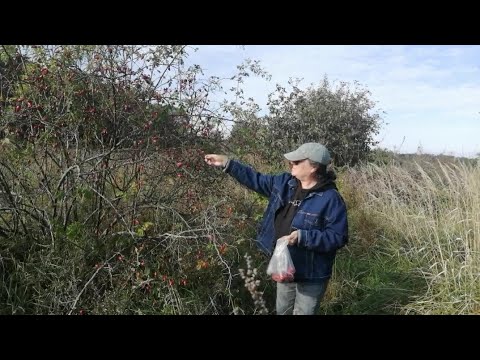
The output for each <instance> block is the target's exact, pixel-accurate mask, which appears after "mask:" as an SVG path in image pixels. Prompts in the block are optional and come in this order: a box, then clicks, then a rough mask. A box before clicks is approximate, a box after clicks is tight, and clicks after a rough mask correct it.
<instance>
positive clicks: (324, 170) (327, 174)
mask: <svg viewBox="0 0 480 360" xmlns="http://www.w3.org/2000/svg"><path fill="white" fill-rule="evenodd" d="M307 160H308V162H309V163H310V165H311V166H312V167H315V168H317V170H316V171H315V175H316V176H317V177H318V178H324V179H326V180H335V179H336V178H337V174H335V170H333V167H332V165H331V164H329V165H323V164H320V163H318V162H316V161H313V160H310V159H307Z"/></svg>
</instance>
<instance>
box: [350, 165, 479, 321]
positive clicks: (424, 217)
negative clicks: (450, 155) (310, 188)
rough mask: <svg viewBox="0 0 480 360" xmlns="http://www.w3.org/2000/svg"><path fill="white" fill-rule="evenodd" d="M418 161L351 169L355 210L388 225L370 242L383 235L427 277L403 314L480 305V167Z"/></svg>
mask: <svg viewBox="0 0 480 360" xmlns="http://www.w3.org/2000/svg"><path fill="white" fill-rule="evenodd" d="M412 164H414V165H413V166H411V165H412ZM412 164H410V166H408V167H405V166H403V167H401V166H395V165H389V166H385V167H379V166H376V165H367V166H364V167H362V168H360V169H355V170H354V169H350V170H349V171H348V173H347V174H346V178H345V181H346V182H347V183H348V184H349V187H351V188H353V189H355V194H356V195H357V197H361V199H360V200H358V199H357V201H356V206H357V208H356V211H357V212H363V213H364V214H369V215H370V218H371V220H373V222H374V223H375V224H376V226H377V227H380V228H381V229H382V234H381V235H380V236H379V237H378V238H377V239H371V241H372V243H375V242H380V243H381V245H382V247H383V248H386V249H388V252H389V253H390V254H395V256H396V259H397V260H398V261H400V262H406V263H407V264H408V265H409V266H410V267H411V268H415V269H418V272H419V273H420V274H421V275H422V276H423V277H424V279H425V281H426V283H427V284H428V285H427V289H426V291H424V293H422V294H421V295H418V296H416V297H415V299H414V300H413V301H410V302H409V303H408V304H407V305H405V306H404V307H403V310H402V311H403V312H404V313H420V314H465V313H474V312H477V311H478V308H479V300H478V299H480V285H479V284H478V279H477V278H478V275H479V273H480V253H479V250H480V167H479V166H478V165H477V166H471V165H465V164H463V163H457V164H455V163H452V164H444V163H440V162H437V163H435V164H432V163H417V162H414V163H412ZM357 230H358V231H360V232H361V229H358V226H357Z"/></svg>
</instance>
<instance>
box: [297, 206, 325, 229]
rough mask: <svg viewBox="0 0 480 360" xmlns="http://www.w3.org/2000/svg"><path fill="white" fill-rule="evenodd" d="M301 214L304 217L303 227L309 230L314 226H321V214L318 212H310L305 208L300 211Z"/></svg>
mask: <svg viewBox="0 0 480 360" xmlns="http://www.w3.org/2000/svg"><path fill="white" fill-rule="evenodd" d="M298 213H299V215H300V216H301V217H302V221H301V222H302V224H303V229H305V230H309V229H313V228H319V225H320V222H319V215H320V214H318V213H309V212H306V211H303V210H299V211H298Z"/></svg>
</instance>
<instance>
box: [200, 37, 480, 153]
mask: <svg viewBox="0 0 480 360" xmlns="http://www.w3.org/2000/svg"><path fill="white" fill-rule="evenodd" d="M479 55H480V47H479V46H452V47H450V46H417V45H416V46H382V45H376V46H357V45H356V46H345V45H338V46H333V45H328V46H306V45H302V46H245V49H244V50H242V49H241V48H240V47H239V46H206V47H203V46H201V47H200V50H199V51H198V52H197V53H196V54H195V56H194V59H195V60H198V61H196V63H199V64H200V65H202V67H206V68H207V69H208V70H209V71H210V73H211V74H212V75H213V74H214V75H219V76H223V75H230V74H232V73H233V72H234V71H235V65H237V64H239V63H240V62H241V61H242V60H243V59H244V58H247V57H250V58H253V59H258V60H260V61H261V64H262V65H263V66H264V67H265V68H266V70H267V71H268V72H269V73H270V74H272V81H271V82H270V83H266V82H265V81H264V80H260V79H249V80H248V81H247V82H246V83H245V86H246V89H245V91H246V95H247V96H252V97H253V98H254V99H256V101H257V102H258V103H259V104H260V106H261V107H263V108H264V109H265V104H266V101H267V95H268V93H269V92H271V91H273V90H274V87H275V84H276V83H280V84H282V85H284V86H285V85H286V84H287V81H288V79H289V78H290V77H293V78H295V77H298V78H303V79H304V81H303V83H302V84H303V85H304V86H308V85H310V84H311V83H314V84H318V83H319V82H320V81H321V80H322V79H323V77H324V75H325V74H326V75H327V76H328V78H329V79H330V80H332V81H334V80H337V81H347V82H350V83H352V82H353V81H354V80H357V81H359V82H360V84H361V85H364V86H366V87H367V88H368V89H369V90H370V91H371V98H372V99H373V100H375V101H377V102H378V108H380V109H382V110H384V111H386V112H387V114H386V116H385V120H386V122H388V123H390V125H388V127H386V128H385V129H384V130H383V132H382V134H380V138H382V139H384V142H385V144H384V145H385V146H387V147H393V146H397V145H399V144H400V143H402V141H403V137H404V136H405V138H406V139H408V141H405V142H404V144H403V147H404V148H403V150H404V151H405V152H414V151H416V149H417V146H418V143H419V142H421V144H422V146H423V148H424V149H429V151H431V152H445V151H446V152H451V151H455V152H462V153H463V154H465V153H471V154H475V153H476V152H479V143H480V141H478V140H477V139H476V136H474V135H472V134H479V133H480V121H479V120H480V119H479V116H480V114H479V112H480V102H479V100H480V69H479V66H478V62H477V59H478V57H479ZM265 110H266V109H265Z"/></svg>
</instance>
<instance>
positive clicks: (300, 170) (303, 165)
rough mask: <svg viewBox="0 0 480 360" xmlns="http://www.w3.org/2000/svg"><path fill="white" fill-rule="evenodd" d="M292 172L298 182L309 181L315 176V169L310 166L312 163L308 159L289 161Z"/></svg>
mask: <svg viewBox="0 0 480 360" xmlns="http://www.w3.org/2000/svg"><path fill="white" fill-rule="evenodd" d="M289 165H290V172H291V174H292V175H293V176H295V177H296V178H297V179H298V180H300V181H302V180H308V179H309V178H311V177H313V176H314V174H315V168H314V167H313V166H312V165H310V161H308V160H307V159H304V160H299V161H289Z"/></svg>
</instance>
